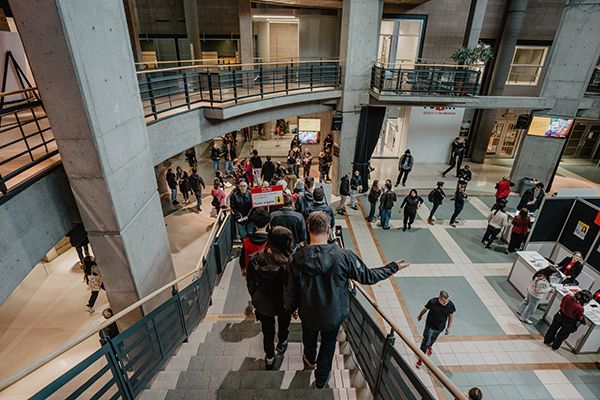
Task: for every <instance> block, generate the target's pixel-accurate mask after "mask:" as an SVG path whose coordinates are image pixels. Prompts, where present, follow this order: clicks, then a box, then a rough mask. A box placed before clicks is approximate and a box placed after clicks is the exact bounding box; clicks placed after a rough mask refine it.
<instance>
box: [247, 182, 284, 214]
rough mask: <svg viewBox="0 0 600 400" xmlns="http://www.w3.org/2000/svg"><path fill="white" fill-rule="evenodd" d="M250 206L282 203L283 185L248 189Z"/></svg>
mask: <svg viewBox="0 0 600 400" xmlns="http://www.w3.org/2000/svg"><path fill="white" fill-rule="evenodd" d="M250 197H251V198H252V208H256V207H267V206H280V205H282V204H283V186H281V185H276V186H265V187H257V188H252V189H250Z"/></svg>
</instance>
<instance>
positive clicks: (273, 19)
mask: <svg viewBox="0 0 600 400" xmlns="http://www.w3.org/2000/svg"><path fill="white" fill-rule="evenodd" d="M252 18H253V19H256V20H262V21H265V22H270V23H281V24H293V23H298V22H299V20H298V17H294V16H293V15H253V16H252Z"/></svg>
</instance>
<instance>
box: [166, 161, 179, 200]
mask: <svg viewBox="0 0 600 400" xmlns="http://www.w3.org/2000/svg"><path fill="white" fill-rule="evenodd" d="M166 179H167V185H168V186H169V189H171V204H173V205H174V206H175V205H177V204H179V202H178V201H177V175H175V173H174V172H173V168H169V169H168V170H167V175H166Z"/></svg>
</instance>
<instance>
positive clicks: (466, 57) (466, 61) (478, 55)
mask: <svg viewBox="0 0 600 400" xmlns="http://www.w3.org/2000/svg"><path fill="white" fill-rule="evenodd" d="M493 57H494V53H493V51H492V48H491V47H490V46H486V45H485V44H483V43H481V42H479V43H478V44H477V46H475V47H474V48H469V47H461V48H458V49H456V50H455V51H454V53H452V56H451V58H452V59H453V60H454V61H455V62H456V63H457V64H458V65H476V64H480V63H483V64H486V63H487V62H488V61H490V60H491V59H492V58H493ZM457 70H462V71H465V72H467V71H468V72H471V71H470V69H467V68H457ZM462 75H463V74H457V76H456V77H455V79H454V81H455V82H456V88H455V92H457V93H456V94H457V95H463V90H462V89H463V86H464V82H465V81H466V78H465V76H462ZM472 94H475V93H472Z"/></svg>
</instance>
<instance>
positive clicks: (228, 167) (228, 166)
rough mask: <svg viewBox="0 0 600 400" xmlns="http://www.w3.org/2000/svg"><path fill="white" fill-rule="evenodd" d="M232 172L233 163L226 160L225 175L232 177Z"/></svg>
mask: <svg viewBox="0 0 600 400" xmlns="http://www.w3.org/2000/svg"><path fill="white" fill-rule="evenodd" d="M232 172H233V161H232V160H225V173H226V174H227V175H231V173H232Z"/></svg>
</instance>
